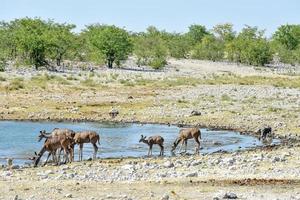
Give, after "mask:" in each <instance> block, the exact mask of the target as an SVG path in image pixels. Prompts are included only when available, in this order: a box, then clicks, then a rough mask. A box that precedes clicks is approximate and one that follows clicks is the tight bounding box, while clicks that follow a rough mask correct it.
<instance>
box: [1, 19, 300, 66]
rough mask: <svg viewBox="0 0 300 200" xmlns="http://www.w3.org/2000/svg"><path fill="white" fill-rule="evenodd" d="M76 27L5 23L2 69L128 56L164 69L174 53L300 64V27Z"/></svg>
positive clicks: (117, 60)
mask: <svg viewBox="0 0 300 200" xmlns="http://www.w3.org/2000/svg"><path fill="white" fill-rule="evenodd" d="M75 28H76V27H75V25H73V24H67V23H57V22H55V21H53V20H42V19H40V18H21V19H15V20H12V21H9V22H0V70H4V67H5V66H6V64H7V62H8V61H13V63H15V65H16V66H18V65H29V66H34V67H35V68H36V69H38V68H39V67H41V66H46V67H47V68H48V67H49V66H51V67H50V68H49V69H51V68H52V66H60V65H61V63H64V60H69V61H82V62H93V63H95V64H106V65H107V67H108V68H112V67H113V66H119V65H121V63H122V62H123V61H125V60H126V59H128V57H129V56H133V58H136V63H137V65H138V66H141V65H148V66H151V67H153V68H154V69H159V68H162V67H164V66H165V65H166V64H167V59H168V58H170V57H173V58H177V59H181V58H193V59H204V60H212V61H230V62H237V63H243V64H247V65H262V66H263V65H265V64H268V63H270V62H271V61H272V59H273V57H274V56H276V57H279V58H280V61H281V62H283V63H288V64H292V65H296V64H299V63H300V25H298V24H291V25H290V24H286V25H282V26H280V27H279V28H278V29H277V30H276V31H275V33H274V34H273V35H272V37H271V38H267V37H266V36H265V33H264V30H259V29H258V28H257V27H251V26H247V25H246V26H245V27H244V28H243V29H242V30H241V31H239V32H235V31H234V29H233V25H232V24H230V23H225V24H217V25H215V26H214V27H213V28H212V29H211V30H209V29H207V28H206V27H205V26H203V25H200V24H193V25H191V26H189V27H188V31H187V32H185V33H176V32H167V31H165V30H159V29H157V28H156V27H154V26H150V27H148V28H147V30H146V31H144V32H139V33H135V32H128V31H126V30H125V29H123V28H119V27H117V26H114V25H102V24H93V25H89V26H87V27H86V28H85V29H84V30H83V31H81V32H79V33H75V32H74V29H75Z"/></svg>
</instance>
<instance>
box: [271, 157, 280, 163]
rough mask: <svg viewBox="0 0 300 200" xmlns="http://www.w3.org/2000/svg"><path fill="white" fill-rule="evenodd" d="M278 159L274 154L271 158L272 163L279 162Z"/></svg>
mask: <svg viewBox="0 0 300 200" xmlns="http://www.w3.org/2000/svg"><path fill="white" fill-rule="evenodd" d="M279 161H280V158H279V157H277V156H275V157H274V159H273V160H272V163H275V162H279Z"/></svg>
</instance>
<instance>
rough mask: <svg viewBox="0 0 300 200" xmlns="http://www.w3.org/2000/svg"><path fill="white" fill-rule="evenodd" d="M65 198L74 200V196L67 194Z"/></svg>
mask: <svg viewBox="0 0 300 200" xmlns="http://www.w3.org/2000/svg"><path fill="white" fill-rule="evenodd" d="M65 197H66V198H72V197H73V196H72V194H66V195H65Z"/></svg>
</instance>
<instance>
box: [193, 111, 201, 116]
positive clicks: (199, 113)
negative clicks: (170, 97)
mask: <svg viewBox="0 0 300 200" xmlns="http://www.w3.org/2000/svg"><path fill="white" fill-rule="evenodd" d="M200 115H201V112H200V111H197V110H193V111H192V112H191V116H200Z"/></svg>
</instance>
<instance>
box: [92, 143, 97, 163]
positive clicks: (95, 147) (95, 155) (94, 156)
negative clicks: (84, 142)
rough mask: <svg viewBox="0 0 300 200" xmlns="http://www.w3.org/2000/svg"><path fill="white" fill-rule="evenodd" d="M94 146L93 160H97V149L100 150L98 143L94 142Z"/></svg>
mask: <svg viewBox="0 0 300 200" xmlns="http://www.w3.org/2000/svg"><path fill="white" fill-rule="evenodd" d="M93 147H94V155H93V160H95V159H96V157H97V151H98V147H97V145H96V144H93Z"/></svg>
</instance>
